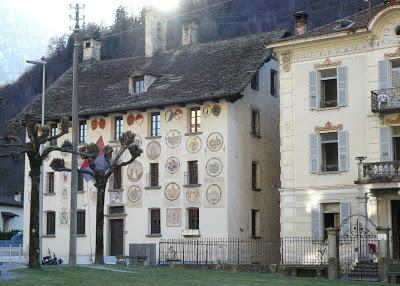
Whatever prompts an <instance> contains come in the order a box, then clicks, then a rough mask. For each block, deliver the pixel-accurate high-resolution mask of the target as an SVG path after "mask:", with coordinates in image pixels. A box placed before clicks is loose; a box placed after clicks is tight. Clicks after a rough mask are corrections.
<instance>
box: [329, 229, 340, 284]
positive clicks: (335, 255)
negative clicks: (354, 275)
mask: <svg viewBox="0 0 400 286" xmlns="http://www.w3.org/2000/svg"><path fill="white" fill-rule="evenodd" d="M326 230H327V232H328V279H337V278H339V275H340V264H339V228H337V227H330V228H327V229H326Z"/></svg>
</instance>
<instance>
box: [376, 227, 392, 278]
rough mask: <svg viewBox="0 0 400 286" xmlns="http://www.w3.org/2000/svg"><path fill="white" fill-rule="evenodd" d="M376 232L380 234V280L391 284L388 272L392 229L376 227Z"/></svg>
mask: <svg viewBox="0 0 400 286" xmlns="http://www.w3.org/2000/svg"><path fill="white" fill-rule="evenodd" d="M376 231H377V232H378V259H379V260H378V264H379V280H380V281H382V282H389V281H388V276H387V272H388V269H389V260H390V240H389V233H390V228H389V227H381V226H378V227H376Z"/></svg>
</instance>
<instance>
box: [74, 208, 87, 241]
mask: <svg viewBox="0 0 400 286" xmlns="http://www.w3.org/2000/svg"><path fill="white" fill-rule="evenodd" d="M85 215H86V214H85V211H84V210H78V211H77V213H76V234H80V235H83V234H85V224H86V217H85Z"/></svg>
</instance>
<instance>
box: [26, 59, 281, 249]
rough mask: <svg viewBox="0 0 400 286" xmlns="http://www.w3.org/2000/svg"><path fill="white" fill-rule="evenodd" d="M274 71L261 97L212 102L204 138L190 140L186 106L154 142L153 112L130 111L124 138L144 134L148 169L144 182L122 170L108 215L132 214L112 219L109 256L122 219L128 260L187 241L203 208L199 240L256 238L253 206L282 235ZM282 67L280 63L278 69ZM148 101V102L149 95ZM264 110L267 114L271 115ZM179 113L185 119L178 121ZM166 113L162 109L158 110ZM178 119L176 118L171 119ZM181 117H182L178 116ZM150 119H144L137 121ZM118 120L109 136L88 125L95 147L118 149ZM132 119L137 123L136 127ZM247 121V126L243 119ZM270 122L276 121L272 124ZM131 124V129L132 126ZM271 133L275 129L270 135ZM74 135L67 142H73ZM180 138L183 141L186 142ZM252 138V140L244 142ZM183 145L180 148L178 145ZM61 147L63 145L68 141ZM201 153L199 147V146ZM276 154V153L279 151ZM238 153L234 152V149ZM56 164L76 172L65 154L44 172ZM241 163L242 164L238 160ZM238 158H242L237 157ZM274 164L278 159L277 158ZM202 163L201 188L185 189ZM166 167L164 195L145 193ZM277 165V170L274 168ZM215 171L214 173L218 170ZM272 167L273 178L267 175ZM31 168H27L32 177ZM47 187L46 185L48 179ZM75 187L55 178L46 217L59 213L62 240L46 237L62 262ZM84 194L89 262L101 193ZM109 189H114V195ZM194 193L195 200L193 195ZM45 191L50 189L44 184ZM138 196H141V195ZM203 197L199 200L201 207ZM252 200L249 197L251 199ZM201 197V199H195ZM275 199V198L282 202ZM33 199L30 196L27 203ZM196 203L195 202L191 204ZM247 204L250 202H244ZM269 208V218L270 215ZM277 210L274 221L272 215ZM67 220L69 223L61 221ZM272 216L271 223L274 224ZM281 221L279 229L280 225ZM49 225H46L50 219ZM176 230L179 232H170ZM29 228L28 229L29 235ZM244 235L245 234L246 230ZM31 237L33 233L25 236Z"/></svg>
mask: <svg viewBox="0 0 400 286" xmlns="http://www.w3.org/2000/svg"><path fill="white" fill-rule="evenodd" d="M271 65H272V64H266V65H265V66H264V67H263V68H262V69H261V76H260V84H261V89H260V92H258V94H253V93H252V92H251V91H250V89H249V88H246V90H245V92H244V97H243V98H242V99H239V100H238V101H237V102H235V103H228V102H225V101H220V102H219V103H214V102H206V103H203V104H202V105H201V106H200V107H201V111H202V117H201V128H202V131H201V132H200V133H197V134H189V133H188V132H189V129H188V127H189V118H188V111H189V108H190V107H192V106H196V105H195V104H193V105H188V106H186V107H179V106H171V107H168V108H165V109H164V110H161V111H160V112H161V125H160V130H161V136H160V138H149V137H148V136H149V129H150V123H149V122H150V121H149V120H150V117H149V116H150V113H151V112H152V110H148V111H147V112H137V111H132V112H127V113H126V114H123V115H122V116H123V121H124V127H123V128H124V131H128V130H130V131H132V132H134V133H136V134H137V135H138V140H139V141H141V142H142V145H141V146H142V149H143V154H142V155H141V157H139V158H138V159H137V160H136V161H137V162H139V163H140V164H141V166H142V168H143V172H142V175H141V176H140V178H134V179H132V178H130V177H129V176H128V172H130V170H129V168H128V167H123V170H122V174H123V177H122V185H123V190H122V191H120V192H110V191H107V192H106V197H105V214H109V211H108V208H109V207H110V206H120V205H123V206H124V207H125V213H124V214H123V215H121V216H118V215H116V216H114V215H113V216H109V215H106V217H105V225H104V234H105V254H106V255H109V254H110V239H111V238H110V235H109V233H110V220H111V219H116V218H121V219H123V220H124V253H125V254H128V253H129V244H131V243H157V242H158V241H159V240H160V239H162V238H183V236H182V231H184V230H186V229H187V228H188V222H187V221H188V214H187V208H189V207H198V208H199V213H200V219H199V220H200V227H199V229H200V235H201V237H204V238H216V237H217V238H218V237H237V236H245V237H249V236H250V234H251V233H249V231H248V230H249V229H250V226H251V218H250V210H251V208H252V205H257V208H260V209H261V210H262V217H263V218H262V222H261V225H260V227H261V229H262V231H261V233H262V235H270V234H271V233H272V232H274V233H278V232H279V231H278V229H279V223H278V222H279V220H278V219H277V214H278V211H276V210H277V208H278V206H279V204H278V198H277V197H276V190H277V184H278V174H279V171H278V169H279V167H278V166H279V164H278V160H279V159H278V158H279V154H278V152H277V151H276V149H277V148H278V147H277V146H279V145H278V144H279V143H278V142H279V138H278V136H277V132H278V131H277V122H278V115H279V109H278V102H279V99H278V98H273V97H272V96H270V95H269V94H265V91H266V90H269V89H268V88H267V85H268V84H266V83H265V82H266V81H268V80H269V74H268V73H267V72H268V71H269V69H270V67H271ZM273 65H274V66H276V65H277V64H276V63H275V64H273ZM143 96H146V95H145V94H143ZM254 105H258V108H259V109H261V116H262V123H261V126H262V134H261V135H262V138H261V139H257V140H254V139H253V138H250V137H251V136H250V118H251V108H250V106H254ZM264 109H265V110H264ZM179 110H180V111H182V115H181V116H180V115H179ZM154 111H159V110H154ZM171 111H172V112H173V114H172V117H170V112H171ZM177 111H178V112H177ZM138 114H141V115H143V119H140V117H137V116H138ZM116 115H118V114H114V115H113V114H110V115H109V116H107V117H103V118H102V119H104V120H105V127H104V128H103V129H102V128H101V127H100V124H98V126H97V127H96V128H95V129H93V128H92V122H93V121H97V123H99V122H100V121H99V119H100V117H97V118H96V117H91V118H90V119H89V120H87V128H88V140H87V141H88V142H96V141H97V140H98V138H99V137H100V136H102V137H103V139H104V142H105V144H110V145H111V146H114V147H115V148H118V147H117V145H116V144H115V142H114V140H113V139H112V138H113V128H114V126H113V124H114V117H115V116H116ZM132 115H134V118H136V120H135V121H134V122H133V123H132V122H131V121H132V120H131V119H132ZM239 119H240V120H239ZM264 121H273V122H271V123H269V122H264ZM128 122H130V123H132V124H131V125H129V124H128ZM269 128H275V129H273V130H269ZM70 137H71V135H70V134H68V135H66V136H64V138H62V140H65V139H68V138H70ZM179 138H180V139H179ZM244 138H246V139H245V140H243V139H244ZM176 139H178V140H177V141H176V142H180V143H177V144H175V145H174V144H171V142H173V141H174V140H176ZM62 140H60V141H62ZM191 140H194V141H195V142H197V143H199V144H200V145H199V147H198V148H196V150H192V151H190V150H189V149H190V148H189V146H191V145H190V144H189V143H190V142H192V141H191ZM270 141H271V142H270ZM149 144H159V146H160V147H161V152H160V156H159V157H158V158H153V159H151V158H150V157H151V156H149V155H148V154H147V149H148V146H149ZM193 146H194V145H193ZM274 148H275V149H274ZM231 149H232V150H231ZM261 154H262V159H259V161H260V162H261V165H262V168H263V169H262V174H263V176H262V186H263V190H262V192H261V193H259V194H251V192H252V191H251V189H250V187H251V174H250V173H249V171H251V160H252V158H258V157H259V156H260V155H261ZM55 157H61V158H64V159H65V161H66V165H67V166H69V165H70V160H71V157H70V156H69V155H65V154H61V155H60V154H56V153H53V154H51V155H50V158H49V159H48V160H47V161H46V162H45V170H46V172H48V171H49V164H50V162H51V161H52V159H53V158H55ZM171 157H175V158H178V159H179V162H180V167H179V168H178V170H177V171H176V173H174V174H169V173H168V172H167V170H166V163H167V161H168V159H169V158H171ZM234 157H235V162H232V159H233V158H234ZM236 157H237V158H236ZM271 158H272V159H271ZM191 160H197V161H198V166H199V183H200V184H201V185H200V186H198V187H191V188H188V187H185V186H184V185H185V181H184V173H185V172H186V171H187V161H191ZM157 162H158V163H159V171H160V187H161V188H159V189H146V187H147V181H146V177H147V174H148V173H149V172H150V167H149V163H157ZM272 164H275V165H276V166H275V167H274V168H272V167H270V166H269V165H272ZM211 165H212V166H211ZM209 166H211V167H212V168H211V169H214V170H215V168H217V169H218V166H219V169H222V171H221V172H216V173H214V174H213V173H212V172H211V173H210V171H207V169H209V170H211V169H210V168H208V167H209ZM249 167H250V168H249ZM270 168H271V170H272V171H271V172H268V171H269V170H270ZM28 171H29V167H28V166H26V168H25V176H27V174H28ZM45 182H47V179H45ZM170 183H175V184H177V186H178V188H179V196H178V198H177V199H176V200H173V201H171V200H169V199H168V198H167V197H166V187H167V186H168V185H169V184H170ZM69 186H70V174H68V173H56V174H55V195H45V196H44V208H43V210H44V212H46V211H50V210H54V211H56V235H55V237H45V238H44V249H47V248H50V250H51V251H52V252H53V251H54V252H55V253H56V254H57V255H60V256H67V255H68V250H67V249H68V243H69V242H68V239H69V238H68V237H69V222H68V220H69V219H68V217H69V204H70V201H69V192H70V191H69ZM25 188H26V190H27V192H26V194H29V191H28V190H29V188H30V184H29V180H28V179H26V185H25ZM84 189H85V191H84V192H83V193H80V194H78V209H85V210H86V236H82V237H79V238H78V243H77V245H78V255H80V256H90V255H91V254H93V253H94V248H95V197H96V195H95V193H94V191H95V188H94V186H93V184H92V183H91V182H89V183H85V184H84ZM108 189H109V187H108V188H107V190H108ZM138 189H140V198H139V199H138V200H137V201H132V200H130V199H129V194H130V195H132V194H136V195H137V194H138V192H137V190H138ZM188 189H190V191H189V193H191V194H192V195H191V196H189V195H188V194H187V193H188ZM45 190H46V183H45ZM134 190H135V191H134ZM196 192H198V199H197V200H196V199H195V198H196V195H195V194H196ZM249 193H250V196H249ZM193 194H194V195H193ZM271 195H275V198H274V197H272V196H271ZM28 197H29V196H28V195H27V196H26V198H28ZM188 197H189V199H188ZM244 198H246V199H245V200H244ZM267 207H268V208H270V209H269V210H268V211H265V212H264V209H265V208H267ZM152 208H159V209H160V212H161V235H162V236H161V237H152V236H149V233H150V223H149V209H152ZM274 209H275V215H274V216H272V214H273V210H274ZM167 212H173V213H175V218H177V220H175V221H173V220H172V216H171V220H169V223H168V224H169V225H170V226H167V220H168V219H167V217H169V216H168V215H167ZM64 215H66V218H67V219H66V221H65V223H64V221H63V220H62V218H63V216H64ZM269 216H271V217H269ZM25 218H27V219H26V222H27V221H29V219H28V218H29V201H28V200H25ZM274 222H275V223H274ZM43 223H44V225H46V222H45V220H44V222H43ZM171 223H172V225H174V226H171ZM28 227H29V225H28V223H26V224H25V227H24V228H25V230H28V229H29V228H28ZM240 229H243V230H244V231H243V232H242V231H240ZM25 233H28V232H27V231H25ZM24 240H25V244H24V245H25V246H26V247H25V251H27V249H28V246H27V241H28V237H27V236H24Z"/></svg>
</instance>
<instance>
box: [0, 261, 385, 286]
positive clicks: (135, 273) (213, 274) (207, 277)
mask: <svg viewBox="0 0 400 286" xmlns="http://www.w3.org/2000/svg"><path fill="white" fill-rule="evenodd" d="M113 269H116V268H115V267H113ZM118 269H120V270H127V271H130V272H129V273H123V272H110V271H108V270H100V269H91V268H86V267H74V268H72V267H67V266H65V267H64V266H50V267H45V268H43V269H42V270H29V269H20V270H15V272H17V273H20V274H22V275H24V278H22V279H15V280H0V285H2V286H3V285H4V286H20V285H21V286H22V285H23V286H26V285H29V286H45V285H51V286H53V285H56V286H58V285H60V286H70V285H71V286H77V285H84V286H114V285H117V286H125V285H129V286H132V285H143V286H144V285H146V286H149V285H165V286H170V285H171V286H172V285H174V286H181V285H182V286H183V285H184V286H198V285H199V286H200V285H206V286H213V285H218V286H228V285H229V286H236V285H278V286H292V285H293V286H300V285H313V286H319V285H322V286H325V285H326V286H330V285H340V286H351V285H354V286H362V285H371V286H375V285H386V284H383V283H368V282H352V281H342V280H340V281H329V280H325V279H316V278H293V277H287V276H281V275H275V274H255V273H231V272H217V271H206V270H189V269H177V268H174V269H173V268H167V267H159V268H132V267H119V268H118Z"/></svg>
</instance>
